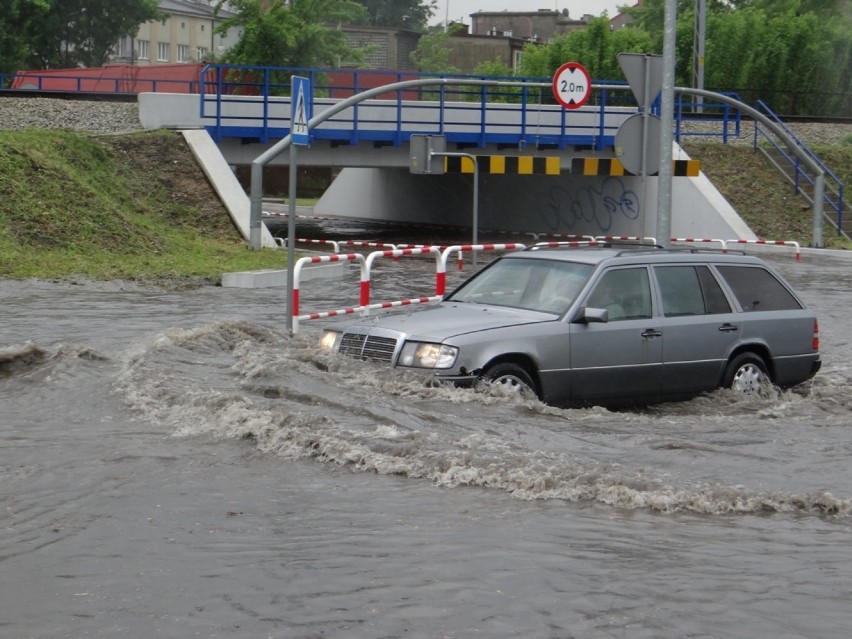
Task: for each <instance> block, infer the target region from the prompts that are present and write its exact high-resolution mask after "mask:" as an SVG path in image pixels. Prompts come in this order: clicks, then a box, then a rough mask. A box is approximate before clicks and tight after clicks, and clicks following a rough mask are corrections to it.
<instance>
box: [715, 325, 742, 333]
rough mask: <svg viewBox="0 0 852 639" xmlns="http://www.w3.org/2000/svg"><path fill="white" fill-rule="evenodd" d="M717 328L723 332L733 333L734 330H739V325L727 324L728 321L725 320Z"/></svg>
mask: <svg viewBox="0 0 852 639" xmlns="http://www.w3.org/2000/svg"><path fill="white" fill-rule="evenodd" d="M719 330H720V331H722V332H723V333H733V332H735V331H738V330H740V328H739V326H734V325H733V324H729V323H728V322H725V323H724V324H722V325H721V326H720V327H719Z"/></svg>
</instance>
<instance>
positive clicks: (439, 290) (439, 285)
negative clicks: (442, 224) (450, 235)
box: [435, 242, 526, 295]
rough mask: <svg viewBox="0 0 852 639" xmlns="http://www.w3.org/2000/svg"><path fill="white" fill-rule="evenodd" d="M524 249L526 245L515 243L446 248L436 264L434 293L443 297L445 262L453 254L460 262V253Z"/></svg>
mask: <svg viewBox="0 0 852 639" xmlns="http://www.w3.org/2000/svg"><path fill="white" fill-rule="evenodd" d="M525 248H526V244H520V243H517V242H514V243H509V244H459V245H455V246H447V247H446V248H444V250H443V251H442V252H441V257H440V260H439V262H438V273H437V275H436V277H435V293H436V294H437V295H443V294H444V292H445V291H446V288H447V261H448V260H449V257H450V255H452V254H453V253H455V252H458V254H459V260H461V254H462V251H469V252H473V251H519V250H521V249H525ZM460 268H461V267H460Z"/></svg>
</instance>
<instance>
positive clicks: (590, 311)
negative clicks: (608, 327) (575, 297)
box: [574, 306, 609, 324]
mask: <svg viewBox="0 0 852 639" xmlns="http://www.w3.org/2000/svg"><path fill="white" fill-rule="evenodd" d="M574 321H575V322H581V323H583V324H591V323H593V322H598V323H602V324H606V323H607V322H608V321H609V311H607V310H606V309H605V308H593V307H591V306H584V307H583V308H581V309H580V311H579V312H578V313H577V317H575V318H574Z"/></svg>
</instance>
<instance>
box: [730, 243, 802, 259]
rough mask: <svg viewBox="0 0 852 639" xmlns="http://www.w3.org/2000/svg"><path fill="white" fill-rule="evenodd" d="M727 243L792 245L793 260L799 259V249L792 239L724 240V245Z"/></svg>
mask: <svg viewBox="0 0 852 639" xmlns="http://www.w3.org/2000/svg"><path fill="white" fill-rule="evenodd" d="M728 244H760V245H764V246H792V247H793V249H794V250H795V252H796V253H795V260H796V261H797V262H798V261H799V260H800V259H801V257H802V256H801V249H800V247H799V243H798V242H794V241H792V240H726V241H725V246H727V245H728Z"/></svg>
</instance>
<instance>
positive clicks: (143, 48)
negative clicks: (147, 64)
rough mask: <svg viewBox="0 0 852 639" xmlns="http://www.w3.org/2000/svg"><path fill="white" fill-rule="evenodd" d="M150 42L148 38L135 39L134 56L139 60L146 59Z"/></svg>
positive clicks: (148, 54)
mask: <svg viewBox="0 0 852 639" xmlns="http://www.w3.org/2000/svg"><path fill="white" fill-rule="evenodd" d="M150 49H151V43H150V42H148V40H137V41H136V56H137V57H138V58H139V59H140V60H147V59H148V58H149V56H150Z"/></svg>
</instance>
